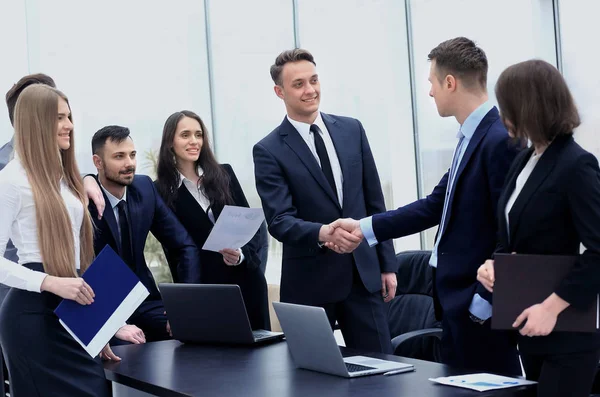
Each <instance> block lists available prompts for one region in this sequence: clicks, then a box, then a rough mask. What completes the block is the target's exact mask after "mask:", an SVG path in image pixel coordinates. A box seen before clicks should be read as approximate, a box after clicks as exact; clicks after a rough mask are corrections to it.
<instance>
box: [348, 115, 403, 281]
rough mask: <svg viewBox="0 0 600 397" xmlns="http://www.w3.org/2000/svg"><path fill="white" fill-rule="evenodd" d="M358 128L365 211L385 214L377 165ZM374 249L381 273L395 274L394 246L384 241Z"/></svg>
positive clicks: (362, 131)
mask: <svg viewBox="0 0 600 397" xmlns="http://www.w3.org/2000/svg"><path fill="white" fill-rule="evenodd" d="M357 122H358V126H359V128H360V140H361V148H362V160H363V170H364V172H363V181H362V183H363V194H364V197H365V207H366V209H367V215H375V214H379V213H381V212H385V200H384V197H383V191H382V190H381V182H380V180H379V173H378V172H377V165H376V164H375V159H374V158H373V153H372V152H371V146H370V145H369V141H368V139H367V134H366V133H365V130H364V128H363V126H362V124H361V123H360V121H358V120H357ZM375 249H376V250H377V256H378V258H379V266H380V268H381V272H382V273H384V272H392V273H395V272H396V271H397V270H398V261H397V260H396V253H395V252H394V245H393V243H392V242H391V241H385V242H382V243H380V244H378V245H377V246H376V247H375Z"/></svg>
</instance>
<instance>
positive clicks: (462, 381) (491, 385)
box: [429, 373, 537, 391]
mask: <svg viewBox="0 0 600 397" xmlns="http://www.w3.org/2000/svg"><path fill="white" fill-rule="evenodd" d="M429 380H430V381H432V382H436V383H441V384H442V385H448V386H456V387H464V388H465V389H471V390H476V391H488V390H496V389H507V388H509V387H517V386H528V385H535V384H536V383H537V382H533V381H530V380H525V379H519V378H509V377H506V376H500V375H493V374H485V373H482V374H470V375H459V376H446V377H440V378H429Z"/></svg>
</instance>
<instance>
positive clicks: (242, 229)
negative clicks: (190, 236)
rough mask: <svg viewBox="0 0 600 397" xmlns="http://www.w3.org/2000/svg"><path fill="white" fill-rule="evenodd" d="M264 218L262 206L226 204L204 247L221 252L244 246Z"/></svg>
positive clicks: (204, 248)
mask: <svg viewBox="0 0 600 397" xmlns="http://www.w3.org/2000/svg"><path fill="white" fill-rule="evenodd" d="M264 219H265V215H264V214H263V211H262V209H261V208H246V207H236V206H233V205H226V206H225V207H224V208H223V211H221V214H219V218H218V219H217V222H216V223H215V226H214V227H213V228H212V230H211V232H210V235H209V236H208V238H207V239H206V242H205V243H204V246H203V247H202V249H203V250H207V251H215V252H219V251H220V250H222V249H224V248H231V249H238V248H242V247H243V246H244V245H246V244H248V241H250V240H251V239H252V237H254V235H255V234H256V232H257V231H258V228H259V227H260V224H261V223H262V221H263V220H264Z"/></svg>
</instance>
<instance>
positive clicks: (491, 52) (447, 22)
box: [410, 0, 556, 248]
mask: <svg viewBox="0 0 600 397" xmlns="http://www.w3.org/2000/svg"><path fill="white" fill-rule="evenodd" d="M410 10H411V18H412V19H411V21H412V37H413V43H412V44H413V49H414V50H413V54H414V64H415V95H416V104H417V112H416V115H417V120H418V137H419V157H420V159H419V161H420V168H421V175H419V177H420V179H421V186H422V191H421V195H422V196H426V195H427V194H429V193H430V192H431V191H432V190H433V188H434V187H435V185H436V184H437V183H438V181H439V180H440V179H441V177H442V176H443V175H444V173H445V172H446V171H447V170H448V168H449V167H450V162H451V160H452V153H453V151H454V147H455V146H456V144H457V139H456V132H457V131H458V129H459V125H458V123H457V122H456V120H455V119H454V118H449V117H448V118H441V117H439V115H438V113H437V110H436V108H435V103H434V102H433V99H432V98H430V97H429V95H428V93H429V88H430V87H429V82H428V81H427V77H428V75H429V62H428V61H427V54H429V51H431V50H432V49H433V48H434V47H435V46H437V45H438V44H439V43H441V42H442V41H444V40H447V39H450V38H453V37H457V36H466V37H468V38H470V39H472V40H474V41H475V42H476V43H477V44H478V45H480V46H481V48H483V50H484V51H485V52H486V54H487V57H488V62H489V72H488V92H489V94H490V99H492V101H494V102H495V97H494V85H495V82H496V80H497V78H498V76H499V75H500V73H501V72H502V71H503V70H504V69H505V68H506V67H507V66H509V65H512V64H514V63H517V62H520V61H524V60H527V59H531V58H540V59H544V60H546V61H548V62H550V63H552V64H556V51H555V41H554V21H553V13H552V1H551V0H503V1H498V0H460V1H458V0H456V1H447V0H411V1H410ZM434 234H435V229H432V230H429V231H428V232H427V233H426V238H425V242H426V247H427V248H431V247H432V246H433V243H434Z"/></svg>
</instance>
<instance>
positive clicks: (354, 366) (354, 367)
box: [344, 362, 376, 373]
mask: <svg viewBox="0 0 600 397" xmlns="http://www.w3.org/2000/svg"><path fill="white" fill-rule="evenodd" d="M344 364H346V369H347V370H348V372H350V373H352V372H359V371H367V370H370V369H376V368H373V367H367V366H365V365H358V364H349V363H346V362H345V363H344Z"/></svg>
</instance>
